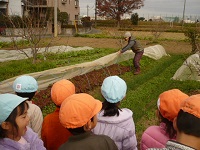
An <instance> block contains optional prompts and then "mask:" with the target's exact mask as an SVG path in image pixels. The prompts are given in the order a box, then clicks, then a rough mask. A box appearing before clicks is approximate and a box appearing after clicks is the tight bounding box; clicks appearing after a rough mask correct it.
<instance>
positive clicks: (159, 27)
mask: <svg viewBox="0 0 200 150" xmlns="http://www.w3.org/2000/svg"><path fill="white" fill-rule="evenodd" d="M165 29H166V26H165V24H163V21H162V20H158V21H155V23H154V24H153V25H152V29H151V34H152V35H153V42H157V41H158V38H159V37H160V36H161V34H162V33H163V32H164V31H165Z"/></svg>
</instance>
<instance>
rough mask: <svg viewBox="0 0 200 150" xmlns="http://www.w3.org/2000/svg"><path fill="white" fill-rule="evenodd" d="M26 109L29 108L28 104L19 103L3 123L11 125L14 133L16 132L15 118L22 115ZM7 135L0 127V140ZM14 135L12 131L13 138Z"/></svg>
mask: <svg viewBox="0 0 200 150" xmlns="http://www.w3.org/2000/svg"><path fill="white" fill-rule="evenodd" d="M26 108H29V106H28V104H27V103H26V101H24V102H22V103H20V104H19V105H18V106H17V107H16V108H15V109H14V110H13V111H12V112H11V114H10V115H9V117H8V118H7V119H6V120H5V122H9V123H11V125H12V128H13V129H16V132H18V125H17V123H16V118H17V116H20V115H22V114H23V113H24V112H25V110H26ZM6 135H7V130H5V129H3V128H2V127H1V126H0V139H1V138H5V137H6ZM15 136H16V135H15V133H14V131H13V137H15Z"/></svg>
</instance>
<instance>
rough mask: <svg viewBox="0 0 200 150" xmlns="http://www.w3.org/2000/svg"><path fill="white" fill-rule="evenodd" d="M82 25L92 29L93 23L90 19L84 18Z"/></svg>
mask: <svg viewBox="0 0 200 150" xmlns="http://www.w3.org/2000/svg"><path fill="white" fill-rule="evenodd" d="M81 23H82V25H83V27H89V28H90V27H91V26H92V22H91V20H90V17H83V18H81Z"/></svg>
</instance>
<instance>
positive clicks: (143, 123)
mask: <svg viewBox="0 0 200 150" xmlns="http://www.w3.org/2000/svg"><path fill="white" fill-rule="evenodd" d="M186 57H187V55H171V57H169V56H166V57H163V58H161V59H160V60H157V61H155V60H152V59H150V58H148V57H143V58H142V60H141V64H142V73H141V74H140V75H138V76H134V75H133V73H132V72H127V73H126V74H124V75H122V76H121V78H123V79H124V80H125V81H126V83H127V86H128V91H127V95H126V99H125V100H123V101H122V103H121V107H122V108H129V109H131V110H132V111H133V114H134V116H133V117H134V122H135V124H136V133H137V138H138V142H139V141H140V138H141V135H142V133H143V131H144V130H145V129H146V128H147V127H148V126H150V125H154V124H155V123H156V121H157V120H156V117H155V111H156V109H157V108H156V103H157V100H158V96H159V94H160V93H162V92H164V91H166V90H169V89H173V88H178V89H180V90H181V91H183V92H185V93H187V94H190V93H191V92H192V91H196V90H198V89H200V84H199V82H198V81H176V80H172V79H171V77H172V76H173V75H174V73H175V72H176V70H177V69H178V68H179V67H180V66H181V65H182V63H183V61H184V60H185V58H186ZM130 61H131V60H130ZM90 94H92V95H93V96H94V97H95V98H97V99H100V100H103V99H102V96H101V94H100V89H99V88H97V89H96V90H95V91H92V92H91V93H90Z"/></svg>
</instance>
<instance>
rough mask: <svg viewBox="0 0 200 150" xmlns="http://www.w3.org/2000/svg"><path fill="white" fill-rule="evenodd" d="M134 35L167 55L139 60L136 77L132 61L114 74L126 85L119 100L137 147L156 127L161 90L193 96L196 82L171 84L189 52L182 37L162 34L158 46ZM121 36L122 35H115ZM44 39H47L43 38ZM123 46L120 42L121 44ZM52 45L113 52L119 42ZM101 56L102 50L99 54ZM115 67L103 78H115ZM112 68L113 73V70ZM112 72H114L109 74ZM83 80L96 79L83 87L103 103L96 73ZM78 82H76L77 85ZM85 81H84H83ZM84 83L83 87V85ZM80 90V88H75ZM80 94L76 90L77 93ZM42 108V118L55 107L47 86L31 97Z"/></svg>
mask: <svg viewBox="0 0 200 150" xmlns="http://www.w3.org/2000/svg"><path fill="white" fill-rule="evenodd" d="M106 32H109V34H110V35H112V34H113V35H114V32H115V31H114V30H109V31H106ZM133 33H134V35H135V36H136V37H137V38H138V39H140V42H141V44H142V45H143V46H144V47H148V46H151V45H156V44H160V45H162V46H163V47H164V48H165V50H166V52H167V53H168V54H170V56H165V57H163V58H161V59H160V60H157V61H155V60H152V59H150V58H148V57H146V56H144V57H143V58H142V60H141V68H142V73H141V74H140V75H137V76H134V75H133V69H132V68H133V67H132V60H129V61H126V62H123V63H120V64H119V65H120V66H122V67H125V68H129V69H128V70H127V69H122V70H124V71H123V72H120V73H119V74H118V75H119V76H120V77H121V78H123V79H124V80H125V81H126V83H127V85H128V92H127V96H126V99H125V100H123V101H122V103H121V107H126V108H129V109H131V110H132V111H133V114H134V116H133V117H134V122H135V124H136V134H137V140H138V146H139V142H140V139H141V135H142V133H143V131H144V130H145V129H146V128H147V127H148V126H150V125H155V124H157V119H156V116H155V110H156V102H157V99H158V96H159V94H160V93H162V92H163V91H165V90H168V89H172V88H178V89H180V90H182V91H183V92H185V93H187V94H189V95H191V94H194V93H199V89H200V84H199V82H197V81H175V80H172V79H171V77H172V76H173V75H174V73H175V72H176V70H177V69H178V68H179V67H180V66H181V65H182V63H183V61H184V60H185V59H186V58H187V57H188V56H189V53H190V52H191V46H190V44H189V42H186V41H184V38H185V36H184V34H182V33H163V35H162V36H161V38H163V39H166V40H161V41H159V42H158V43H152V44H149V43H150V42H149V41H148V40H145V38H144V37H150V36H151V34H150V33H149V32H138V31H137V32H133ZM115 34H118V35H119V34H122V33H115ZM47 40H48V39H47ZM125 44H126V43H124V42H123V45H125ZM52 45H69V46H74V47H77V46H90V47H93V48H111V49H114V50H112V52H115V51H118V50H119V49H120V47H121V46H122V45H121V44H120V41H119V39H114V38H86V37H58V38H57V39H56V40H55V41H54V42H53V43H52ZM100 53H102V51H100ZM118 68H119V66H118V65H116V66H115V67H111V68H108V69H107V71H108V72H107V73H106V74H104V75H105V77H106V76H109V75H115V74H116V73H117V72H118V71H119V69H118ZM115 69H116V70H115ZM112 70H115V71H114V72H112ZM101 74H102V73H101ZM87 77H90V78H92V77H94V79H99V81H98V83H97V85H95V86H93V87H89V88H88V87H86V89H87V90H86V91H84V92H88V93H89V94H91V95H93V96H94V97H95V98H97V99H99V100H103V99H102V97H101V94H100V83H101V82H102V80H103V79H101V80H100V78H99V73H98V71H97V73H96V74H92V75H91V76H90V75H89V74H88V75H87ZM87 80H88V79H86V77H84V76H83V77H79V79H72V82H73V81H74V82H76V85H82V87H84V85H88V81H87ZM77 81H79V82H77ZM86 81H87V82H86ZM91 82H94V80H91V81H90V80H89V83H91ZM83 83H84V84H83ZM79 88H81V87H79ZM78 92H80V91H78ZM47 100H48V101H49V102H50V103H48V105H47V106H43V108H42V111H43V115H44V116H45V115H47V114H48V113H50V112H52V111H54V109H55V106H54V104H53V103H51V99H50V87H49V88H48V89H46V90H43V91H40V92H39V93H38V94H37V95H36V97H35V103H36V104H38V105H41V103H42V105H44V104H47V103H46V101H47Z"/></svg>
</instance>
